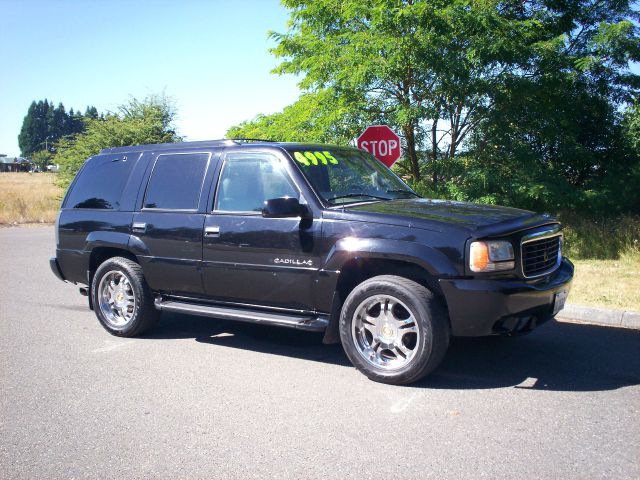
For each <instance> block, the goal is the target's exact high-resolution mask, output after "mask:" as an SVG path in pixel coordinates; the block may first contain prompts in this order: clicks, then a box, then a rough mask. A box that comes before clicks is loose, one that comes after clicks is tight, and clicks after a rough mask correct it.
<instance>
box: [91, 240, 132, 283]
mask: <svg viewBox="0 0 640 480" xmlns="http://www.w3.org/2000/svg"><path fill="white" fill-rule="evenodd" d="M112 257H124V258H128V259H129V260H132V261H134V262H136V263H139V262H138V259H137V258H136V256H135V255H133V254H132V253H131V252H129V251H128V250H125V249H123V248H114V247H96V248H94V249H93V250H91V257H90V258H89V272H90V274H91V276H93V272H95V271H96V269H97V268H98V267H99V266H100V264H101V263H102V262H104V261H105V260H108V259H109V258H112Z"/></svg>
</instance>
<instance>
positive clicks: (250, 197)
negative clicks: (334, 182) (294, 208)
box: [216, 153, 299, 212]
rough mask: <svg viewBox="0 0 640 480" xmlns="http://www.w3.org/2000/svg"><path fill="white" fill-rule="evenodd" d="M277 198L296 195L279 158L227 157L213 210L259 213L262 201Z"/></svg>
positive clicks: (258, 156) (296, 196)
mask: <svg viewBox="0 0 640 480" xmlns="http://www.w3.org/2000/svg"><path fill="white" fill-rule="evenodd" d="M280 197H295V198H298V197H299V195H298V191H297V190H296V188H295V187H294V185H293V183H292V182H291V179H290V178H289V175H288V174H287V172H286V171H285V170H284V166H283V164H282V162H281V160H280V159H279V158H277V157H274V156H273V155H268V154H250V153H247V154H236V155H233V154H232V155H229V156H228V157H227V159H226V161H225V165H224V168H223V170H222V176H221V177H220V182H219V184H218V196H217V205H216V210H221V211H230V212H249V211H252V212H260V211H262V208H263V207H264V202H265V201H266V200H269V199H271V198H280Z"/></svg>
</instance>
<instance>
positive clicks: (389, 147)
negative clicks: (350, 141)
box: [358, 125, 400, 167]
mask: <svg viewBox="0 0 640 480" xmlns="http://www.w3.org/2000/svg"><path fill="white" fill-rule="evenodd" d="M358 148H361V149H362V150H366V151H367V152H369V153H371V154H372V155H373V156H374V157H376V158H377V159H378V160H380V161H381V162H382V163H384V164H385V165H386V166H387V167H391V165H393V164H394V163H395V161H396V160H398V158H400V138H399V137H398V135H396V134H395V133H393V130H391V129H390V128H389V127H387V126H386V125H371V126H370V127H367V129H366V130H365V131H364V132H363V133H362V135H360V136H359V137H358Z"/></svg>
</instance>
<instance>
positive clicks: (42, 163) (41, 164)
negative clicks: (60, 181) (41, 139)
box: [31, 150, 53, 172]
mask: <svg viewBox="0 0 640 480" xmlns="http://www.w3.org/2000/svg"><path fill="white" fill-rule="evenodd" d="M52 157H53V154H52V153H51V152H50V151H48V150H39V151H37V152H33V154H32V155H31V161H33V163H34V165H35V166H36V167H38V170H40V171H41V172H45V171H46V170H47V165H49V164H50V163H51V158H52Z"/></svg>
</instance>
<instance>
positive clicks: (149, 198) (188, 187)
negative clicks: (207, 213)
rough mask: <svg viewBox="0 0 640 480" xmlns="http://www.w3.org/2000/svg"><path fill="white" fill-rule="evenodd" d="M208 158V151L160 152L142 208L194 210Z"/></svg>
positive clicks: (198, 198) (196, 205)
mask: <svg viewBox="0 0 640 480" xmlns="http://www.w3.org/2000/svg"><path fill="white" fill-rule="evenodd" d="M208 160H209V154H208V153H189V154H183V155H175V154H174V155H159V156H158V159H157V160H156V164H155V165H154V167H153V172H152V173H151V179H150V180H149V185H148V186H147V193H146V195H145V199H144V208H163V209H171V210H174V209H179V210H196V209H197V208H198V201H199V200H200V191H201V190H202V183H203V180H204V173H205V170H206V169H207V161H208Z"/></svg>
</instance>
